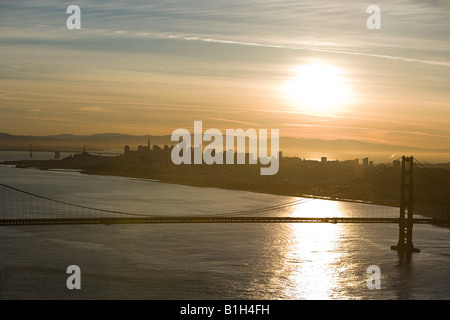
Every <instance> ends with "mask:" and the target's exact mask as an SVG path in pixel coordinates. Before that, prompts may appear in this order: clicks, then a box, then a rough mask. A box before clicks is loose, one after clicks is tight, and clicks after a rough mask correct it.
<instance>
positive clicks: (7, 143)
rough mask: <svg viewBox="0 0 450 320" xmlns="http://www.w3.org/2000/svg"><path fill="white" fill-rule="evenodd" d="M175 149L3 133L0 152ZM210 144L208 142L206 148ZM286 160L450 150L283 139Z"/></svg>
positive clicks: (379, 157)
mask: <svg viewBox="0 0 450 320" xmlns="http://www.w3.org/2000/svg"><path fill="white" fill-rule="evenodd" d="M148 139H150V144H151V145H154V144H157V145H160V146H164V145H172V144H176V142H172V141H171V139H170V135H164V136H153V135H138V136H136V135H128V134H121V133H100V134H93V135H73V134H58V135H48V136H31V135H28V136H25V135H11V134H8V133H0V150H28V148H29V145H30V144H32V147H33V150H36V151H37V150H46V149H59V150H80V151H82V150H83V146H86V150H88V151H89V150H95V151H114V152H122V151H123V147H124V146H125V145H129V146H130V148H131V149H137V147H138V146H139V145H147V141H148ZM207 144H208V143H207V142H206V143H205V145H207ZM280 150H281V151H282V152H283V156H296V157H300V158H305V159H320V158H321V157H322V156H325V157H327V158H328V159H329V160H334V159H338V160H348V159H362V158H365V157H368V158H369V159H370V160H373V161H375V162H389V161H390V160H393V159H397V158H399V157H401V156H402V155H413V156H415V157H416V158H418V159H420V160H422V161H430V162H445V163H447V162H450V149H427V148H417V147H408V146H394V145H388V144H375V143H369V142H362V141H356V140H320V139H305V138H293V137H283V138H280Z"/></svg>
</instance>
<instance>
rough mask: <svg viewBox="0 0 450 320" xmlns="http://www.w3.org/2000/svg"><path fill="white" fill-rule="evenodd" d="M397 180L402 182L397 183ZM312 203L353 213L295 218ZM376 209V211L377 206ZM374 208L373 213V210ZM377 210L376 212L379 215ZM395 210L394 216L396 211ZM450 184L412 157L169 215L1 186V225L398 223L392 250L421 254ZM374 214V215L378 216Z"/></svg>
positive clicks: (441, 220) (447, 204)
mask: <svg viewBox="0 0 450 320" xmlns="http://www.w3.org/2000/svg"><path fill="white" fill-rule="evenodd" d="M392 181H398V183H395V184H393V183H392ZM312 201H339V202H340V203H343V202H345V203H349V204H352V205H353V206H354V207H353V208H350V210H347V211H350V212H352V214H346V215H339V216H328V215H326V214H325V215H322V216H320V217H311V216H302V215H301V214H300V215H299V214H293V213H294V209H295V212H299V211H300V212H301V208H302V206H303V205H305V204H308V203H311V202H312ZM374 206H376V207H374ZM368 208H369V209H368ZM374 208H376V210H374ZM392 208H398V211H397V210H395V212H396V213H395V214H393V213H392V212H393V211H392ZM449 208H450V184H449V183H448V182H447V180H446V179H445V178H442V177H441V176H439V175H438V174H436V172H433V171H432V170H430V169H429V168H427V167H426V166H425V165H423V164H422V163H421V162H419V161H417V160H416V159H414V158H413V157H402V158H399V159H398V160H396V161H394V162H393V163H392V164H389V165H384V166H380V167H379V168H377V169H376V170H371V171H370V172H368V173H367V174H366V175H364V176H362V177H361V178H359V179H356V180H354V181H350V182H349V183H348V184H345V185H341V186H339V187H334V188H330V190H325V191H321V192H320V193H318V194H315V195H303V196H302V197H299V198H296V199H295V200H293V201H290V202H286V203H281V204H276V205H272V206H265V207H260V208H256V209H250V210H242V211H235V212H226V213H211V214H206V215H205V214H202V215H196V214H188V215H183V216H165V215H151V214H138V213H130V212H122V211H114V210H105V209H100V208H94V207H89V206H84V205H80V204H74V203H69V202H65V201H61V200H58V199H53V198H49V197H46V196H42V195H38V194H35V193H31V192H27V191H25V190H21V189H18V188H15V187H13V186H10V185H5V184H1V183H0V226H29V225H80V224H102V225H111V224H161V223H165V224H167V223H396V224H398V225H399V241H398V243H397V245H396V246H392V249H394V250H398V251H418V250H417V249H416V248H414V247H413V244H412V229H413V225H414V224H435V225H443V226H449V219H448V213H449V211H448V210H450V209H449ZM374 212H375V214H374Z"/></svg>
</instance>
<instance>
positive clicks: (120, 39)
mask: <svg viewBox="0 0 450 320" xmlns="http://www.w3.org/2000/svg"><path fill="white" fill-rule="evenodd" d="M374 4H375V5H378V6H379V7H380V9H381V29H379V30H376V29H375V30H370V29H368V28H367V25H366V21H367V19H368V18H369V16H370V15H371V14H370V13H369V14H368V13H367V12H366V9H367V8H368V7H369V6H370V5H374ZM69 5H78V6H79V7H80V9H81V29H79V30H70V29H68V28H67V26H66V20H67V19H68V17H69V16H70V14H67V13H66V8H67V7H68V6H69ZM449 21H450V0H429V1H419V0H409V1H406V0H391V1H361V0H347V1H335V0H333V1H331V0H323V1H298V0H292V1H291V0H264V1H262V0H261V1H260V0H250V1H242V0H239V1H238V0H220V1H219V0H208V1H205V0H202V1H200V0H170V1H166V0H164V1H163V0H155V1H148V0H147V1H144V0H131V1H115V0H114V1H98V0H97V1H56V0H55V1H54V0H45V1H40V0H39V1H24V0H21V1H2V2H1V3H0V48H1V49H0V132H7V133H10V134H19V135H50V134H61V133H71V134H95V133H106V132H116V133H124V134H139V135H144V134H150V135H165V134H171V133H172V131H174V130H175V129H177V128H186V129H188V130H191V131H192V130H193V125H194V121H195V120H201V121H203V127H204V129H207V128H218V129H220V130H225V129H237V128H242V129H244V130H245V129H248V128H256V129H258V128H260V129H279V130H280V136H284V137H299V138H309V139H325V140H335V139H350V140H357V141H364V142H371V143H377V144H388V145H401V146H411V147H420V148H430V149H439V150H444V152H447V151H448V154H449V155H450V151H449V150H450V147H449V146H450V125H449V124H450V121H449V119H450V32H448V29H449Z"/></svg>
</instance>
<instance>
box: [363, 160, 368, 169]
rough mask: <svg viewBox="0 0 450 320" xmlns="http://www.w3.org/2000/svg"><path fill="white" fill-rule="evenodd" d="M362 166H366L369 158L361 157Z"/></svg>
mask: <svg viewBox="0 0 450 320" xmlns="http://www.w3.org/2000/svg"><path fill="white" fill-rule="evenodd" d="M363 166H364V167H368V166H369V158H364V159H363Z"/></svg>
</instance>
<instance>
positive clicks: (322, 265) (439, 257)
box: [0, 166, 450, 299]
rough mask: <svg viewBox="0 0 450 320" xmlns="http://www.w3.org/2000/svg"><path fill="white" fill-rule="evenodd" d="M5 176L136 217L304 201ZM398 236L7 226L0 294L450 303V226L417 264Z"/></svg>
mask: <svg viewBox="0 0 450 320" xmlns="http://www.w3.org/2000/svg"><path fill="white" fill-rule="evenodd" d="M0 177H1V182H2V183H5V184H8V185H12V186H14V187H17V188H21V189H24V190H27V191H30V192H36V193H39V194H42V195H45V196H50V197H54V198H56V199H60V200H64V201H68V202H74V203H78V204H83V205H89V206H94V207H99V208H104V209H111V208H113V209H115V210H122V211H126V212H140V213H159V214H177V215H178V214H186V213H190V214H192V213H195V214H208V213H223V212H232V211H238V210H243V209H251V208H258V207H261V206H265V205H274V204H277V203H284V202H288V201H292V200H293V198H292V197H282V196H274V195H267V194H256V193H251V192H244V191H230V190H221V189H216V188H196V187H188V186H179V185H173V184H165V183H159V182H154V181H147V180H140V179H131V178H123V177H110V176H96V175H83V174H80V173H77V172H64V171H39V170H34V169H16V168H11V167H8V166H0ZM366 207H367V206H366ZM369 208H374V207H369ZM375 209H376V207H375ZM375 209H373V210H375ZM289 210H290V211H289V214H291V215H305V216H308V215H312V214H315V215H316V216H318V215H333V214H336V213H338V214H341V215H343V216H345V215H348V214H351V213H349V212H350V211H351V210H354V207H353V206H350V204H347V203H338V202H326V201H318V200H314V201H310V202H308V203H307V205H306V208H305V207H301V206H299V207H297V208H292V209H289ZM366 210H370V209H367V208H366ZM395 212H396V211H395V209H393V208H385V212H383V214H393V213H394V214H395ZM277 214H281V213H277ZM284 214H286V212H285V213H284ZM397 236H398V226H397V225H394V224H176V225H111V226H103V225H80V226H20V227H1V228H0V298H1V299H81V298H82V299H449V298H450V278H449V277H448V274H449V272H450V250H449V248H450V230H449V229H446V228H441V227H436V226H431V225H416V226H414V244H415V246H416V247H418V248H420V249H421V252H420V253H417V254H413V255H412V256H411V257H410V258H409V259H408V258H407V257H402V256H399V254H398V253H397V252H395V251H392V250H390V246H391V245H393V244H396V242H397ZM74 264H75V265H78V266H79V267H80V268H81V286H82V289H81V290H68V289H67V287H66V280H67V277H68V275H67V274H66V269H67V267H68V266H69V265H74ZM370 265H378V266H379V267H380V269H381V289H379V290H377V289H374V290H369V289H368V288H367V282H366V281H367V279H368V274H367V273H366V270H367V268H368V267H369V266H370Z"/></svg>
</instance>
